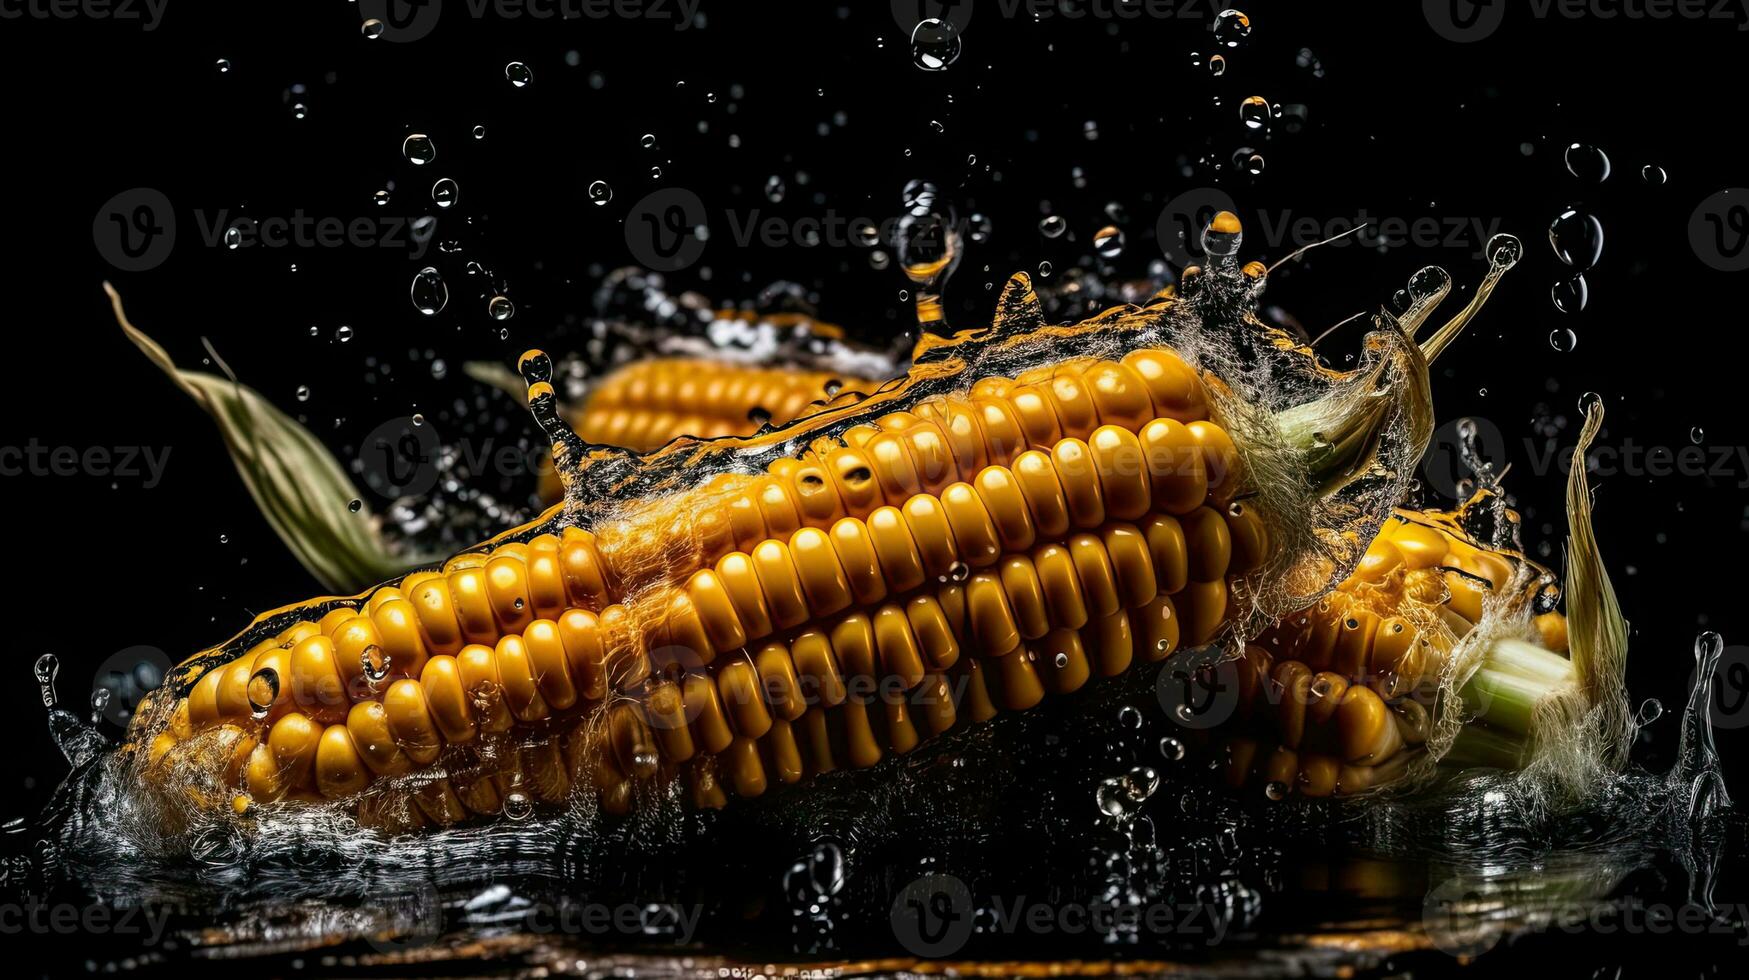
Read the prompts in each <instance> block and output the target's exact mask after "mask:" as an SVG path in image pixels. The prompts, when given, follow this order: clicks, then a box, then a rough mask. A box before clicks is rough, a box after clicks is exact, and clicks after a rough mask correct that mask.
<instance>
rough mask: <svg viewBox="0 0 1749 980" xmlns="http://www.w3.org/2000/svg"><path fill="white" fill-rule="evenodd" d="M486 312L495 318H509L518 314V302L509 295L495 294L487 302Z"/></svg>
mask: <svg viewBox="0 0 1749 980" xmlns="http://www.w3.org/2000/svg"><path fill="white" fill-rule="evenodd" d="M486 312H487V313H489V314H491V317H492V319H494V320H508V319H510V318H511V317H513V316H515V315H516V304H515V303H512V302H511V301H510V297H508V296H494V297H492V299H491V300H490V301H488V302H487V303H486Z"/></svg>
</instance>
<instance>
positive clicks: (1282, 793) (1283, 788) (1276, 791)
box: [1263, 780, 1287, 802]
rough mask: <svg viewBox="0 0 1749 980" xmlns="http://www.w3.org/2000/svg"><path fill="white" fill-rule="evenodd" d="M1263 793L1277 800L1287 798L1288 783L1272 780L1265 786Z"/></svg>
mask: <svg viewBox="0 0 1749 980" xmlns="http://www.w3.org/2000/svg"><path fill="white" fill-rule="evenodd" d="M1263 795H1264V796H1267V797H1269V798H1270V799H1272V800H1275V801H1277V802H1280V801H1282V800H1285V799H1287V785H1286V784H1285V783H1278V782H1276V781H1274V780H1270V782H1269V784H1268V785H1267V786H1264V787H1263Z"/></svg>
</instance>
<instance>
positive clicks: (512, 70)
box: [504, 61, 534, 88]
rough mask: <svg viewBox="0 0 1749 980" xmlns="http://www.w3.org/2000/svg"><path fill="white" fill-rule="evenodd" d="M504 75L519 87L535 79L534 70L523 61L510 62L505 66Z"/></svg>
mask: <svg viewBox="0 0 1749 980" xmlns="http://www.w3.org/2000/svg"><path fill="white" fill-rule="evenodd" d="M504 77H505V79H506V80H508V81H509V82H510V84H512V85H514V86H516V87H517V88H522V87H524V86H526V85H527V84H528V83H529V82H532V81H534V72H533V71H532V70H530V69H529V67H528V66H527V65H525V64H523V63H522V62H520V61H512V62H511V63H510V64H508V65H505V66H504Z"/></svg>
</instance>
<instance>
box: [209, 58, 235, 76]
mask: <svg viewBox="0 0 1749 980" xmlns="http://www.w3.org/2000/svg"><path fill="white" fill-rule="evenodd" d="M213 67H215V68H217V69H218V70H219V74H221V75H223V74H225V73H226V72H228V71H230V70H231V59H229V58H220V59H219V60H218V61H215V62H213Z"/></svg>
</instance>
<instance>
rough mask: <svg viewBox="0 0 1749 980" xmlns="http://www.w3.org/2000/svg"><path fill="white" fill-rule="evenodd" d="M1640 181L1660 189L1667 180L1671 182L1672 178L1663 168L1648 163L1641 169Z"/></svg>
mask: <svg viewBox="0 0 1749 980" xmlns="http://www.w3.org/2000/svg"><path fill="white" fill-rule="evenodd" d="M1640 179H1641V180H1643V181H1645V182H1646V183H1648V184H1651V185H1652V186H1653V187H1658V186H1660V185H1662V184H1663V183H1664V182H1665V181H1666V180H1669V179H1670V176H1669V175H1668V174H1666V173H1665V172H1664V168H1663V167H1660V166H1658V165H1657V164H1654V163H1648V164H1646V165H1645V166H1643V167H1641V168H1640Z"/></svg>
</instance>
